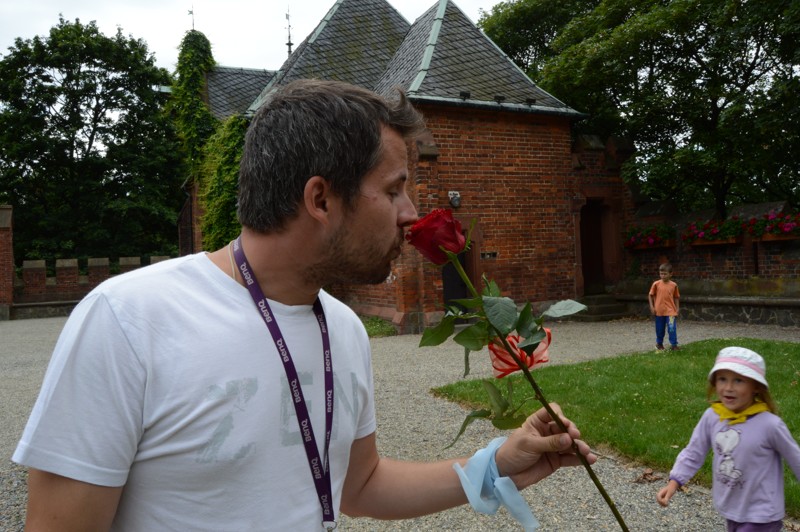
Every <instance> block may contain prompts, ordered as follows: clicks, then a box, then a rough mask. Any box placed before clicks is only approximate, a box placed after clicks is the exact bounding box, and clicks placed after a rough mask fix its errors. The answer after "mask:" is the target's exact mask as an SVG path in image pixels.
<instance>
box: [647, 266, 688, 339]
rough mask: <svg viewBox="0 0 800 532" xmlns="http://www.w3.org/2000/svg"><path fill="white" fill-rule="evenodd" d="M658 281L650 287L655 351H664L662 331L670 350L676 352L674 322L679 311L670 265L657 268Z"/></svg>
mask: <svg viewBox="0 0 800 532" xmlns="http://www.w3.org/2000/svg"><path fill="white" fill-rule="evenodd" d="M658 275H659V277H661V279H660V280H658V281H656V282H654V283H653V285H652V286H651V287H650V293H649V295H648V299H649V300H650V313H651V314H653V315H654V316H655V317H656V349H658V350H659V351H663V350H664V329H666V330H667V332H668V333H669V343H670V349H671V350H673V351H677V350H678V349H680V348H679V347H678V324H677V322H676V320H677V317H678V311H679V310H680V303H679V301H680V297H681V294H680V292H679V291H678V285H677V284H675V282H674V281H672V265H671V264H669V263H666V262H665V263H664V264H662V265H661V266H659V267H658Z"/></svg>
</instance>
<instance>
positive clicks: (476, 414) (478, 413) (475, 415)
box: [445, 410, 492, 449]
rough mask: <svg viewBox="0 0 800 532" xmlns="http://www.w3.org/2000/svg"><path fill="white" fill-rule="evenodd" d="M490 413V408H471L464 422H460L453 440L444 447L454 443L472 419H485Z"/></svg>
mask: <svg viewBox="0 0 800 532" xmlns="http://www.w3.org/2000/svg"><path fill="white" fill-rule="evenodd" d="M491 415H492V411H491V410H473V411H472V412H470V413H469V414H467V417H465V418H464V422H463V423H461V428H460V429H459V431H458V434H456V437H455V438H454V439H453V441H451V442H450V445H448V446H447V447H445V449H449V448H450V447H452V446H453V445H455V443H456V442H457V441H458V439H459V438H460V437H461V435H462V434H464V431H465V430H467V427H469V426H470V424H471V423H472V422H473V421H475V420H476V419H486V418H488V417H489V416H491Z"/></svg>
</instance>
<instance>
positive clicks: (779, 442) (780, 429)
mask: <svg viewBox="0 0 800 532" xmlns="http://www.w3.org/2000/svg"><path fill="white" fill-rule="evenodd" d="M772 438H773V441H772V446H773V447H774V448H775V450H776V451H777V452H778V454H780V455H781V458H783V459H784V460H785V461H786V464H787V465H788V466H789V468H790V469H791V470H792V473H794V476H795V478H796V479H797V480H800V446H798V445H797V442H796V441H795V439H794V437H793V436H792V433H791V432H790V431H789V428H788V427H787V426H786V423H784V421H783V420H782V419H780V418H779V420H778V423H777V426H776V429H775V431H774V432H773V435H772Z"/></svg>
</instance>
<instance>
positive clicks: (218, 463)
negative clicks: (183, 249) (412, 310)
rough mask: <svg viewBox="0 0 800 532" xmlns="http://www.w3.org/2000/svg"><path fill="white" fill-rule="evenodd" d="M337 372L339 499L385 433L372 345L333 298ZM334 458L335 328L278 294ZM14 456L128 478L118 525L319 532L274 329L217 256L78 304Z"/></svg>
mask: <svg viewBox="0 0 800 532" xmlns="http://www.w3.org/2000/svg"><path fill="white" fill-rule="evenodd" d="M320 299H321V301H322V304H323V308H324V310H325V316H326V319H327V322H328V329H329V331H330V340H331V352H332V360H333V367H334V422H333V430H332V439H331V445H330V457H329V462H330V468H331V483H332V489H333V496H334V507H335V508H336V509H337V515H338V508H339V505H340V502H341V493H342V485H343V483H344V478H345V474H346V472H347V466H348V462H349V456H350V447H351V444H352V443H353V441H354V440H355V439H358V438H362V437H365V436H368V435H369V434H371V433H372V432H374V431H375V412H374V403H373V389H372V368H371V362H370V351H369V341H368V338H367V335H366V332H365V331H364V328H363V326H362V324H361V322H360V320H359V319H358V317H357V316H356V315H355V314H354V313H353V312H352V311H351V310H350V309H349V308H348V307H346V306H345V305H344V304H342V303H341V302H339V301H337V300H336V299H334V298H333V297H331V296H330V295H329V294H327V293H325V292H321V293H320ZM270 304H271V305H272V309H273V313H274V315H275V317H276V320H277V323H278V325H279V327H280V328H281V331H282V333H283V336H284V337H285V339H286V343H287V346H288V348H289V352H290V353H291V355H292V358H293V361H294V364H295V366H296V368H297V372H298V374H299V376H300V381H301V386H302V389H303V394H304V395H305V399H306V401H307V403H308V407H309V411H310V415H311V421H312V426H313V429H314V433H315V436H316V439H317V444H318V446H319V447H320V454H322V445H323V440H324V435H325V428H324V427H325V420H324V411H325V402H324V397H323V395H324V386H323V384H324V380H323V378H324V377H323V376H324V371H323V370H324V368H323V356H322V336H321V333H320V330H319V325H318V323H317V320H316V318H315V316H314V313H313V310H312V308H311V306H286V305H282V304H280V303H277V302H272V301H270ZM13 460H14V461H16V462H18V463H20V464H22V465H25V466H29V467H34V468H37V469H41V470H44V471H49V472H52V473H56V474H58V475H62V476H65V477H69V478H73V479H77V480H81V481H84V482H89V483H92V484H99V485H103V486H122V485H124V486H125V489H124V490H123V493H122V499H121V501H120V505H119V509H118V513H117V516H116V518H115V520H114V526H113V529H114V530H136V531H142V530H159V531H161V530H181V531H186V530H214V531H222V530H231V531H233V530H313V529H318V527H319V526H320V522H321V520H322V512H321V510H320V505H319V500H318V498H317V492H316V490H315V487H314V483H313V479H312V476H311V472H310V469H309V466H308V460H307V458H306V454H305V449H304V447H303V444H302V441H301V438H300V432H299V429H298V424H297V417H296V415H295V410H294V405H293V403H292V400H291V394H290V392H289V389H288V385H287V379H286V375H285V371H284V368H283V365H282V363H281V361H280V358H279V356H278V353H277V350H276V348H275V345H274V342H273V340H272V337H271V336H270V334H269V331H268V329H267V327H266V325H265V324H264V322H263V320H262V319H261V316H260V313H259V312H258V311H257V310H256V308H255V306H254V304H253V301H252V299H251V297H250V294H249V293H248V291H247V290H246V289H245V288H244V287H242V286H240V285H239V284H237V283H236V282H234V281H233V279H231V278H230V277H228V276H226V275H225V273H224V272H222V271H221V270H219V269H218V268H217V267H216V266H214V265H213V264H212V263H211V261H210V260H209V259H208V258H207V256H206V255H205V254H198V255H192V256H188V257H182V258H179V259H173V260H170V261H165V262H162V263H159V264H156V265H154V266H150V267H147V268H142V269H141V270H137V271H135V272H131V273H129V274H125V275H121V276H118V277H116V278H113V279H111V280H109V281H107V282H105V283H103V284H102V285H100V286H99V287H98V288H97V289H95V290H94V291H93V292H92V293H91V294H89V295H88V296H86V298H85V299H84V300H83V301H82V302H81V303H80V304H79V305H78V306H77V307H76V308H75V310H74V311H73V313H72V315H71V316H70V318H69V320H68V321H67V324H66V325H65V327H64V330H63V332H62V334H61V337H60V338H59V341H58V343H57V345H56V348H55V351H54V353H53V357H52V360H51V361H50V365H49V367H48V369H47V373H46V375H45V379H44V383H43V386H42V389H41V392H40V395H39V398H38V400H37V401H36V404H35V406H34V409H33V412H32V414H31V417H30V419H29V421H28V425H27V427H26V428H25V432H24V433H23V436H22V439H21V441H20V443H19V445H18V447H17V449H16V452H15V453H14V456H13Z"/></svg>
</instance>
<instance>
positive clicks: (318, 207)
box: [303, 175, 336, 225]
mask: <svg viewBox="0 0 800 532" xmlns="http://www.w3.org/2000/svg"><path fill="white" fill-rule="evenodd" d="M335 204H336V198H335V194H333V191H332V190H331V185H330V183H329V182H328V180H327V179H325V178H324V177H322V176H318V175H315V176H313V177H311V178H309V180H308V181H306V186H305V188H304V189H303V206H304V207H305V210H306V212H307V213H308V214H309V216H311V217H312V218H314V219H315V220H317V221H319V222H320V223H322V224H326V225H327V224H328V223H330V216H331V214H332V213H331V208H332V207H333V208H335Z"/></svg>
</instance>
